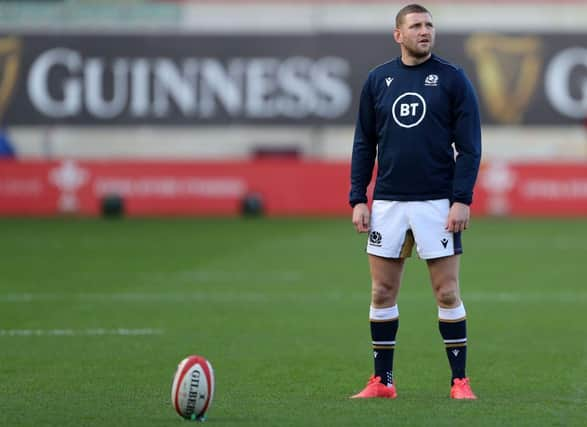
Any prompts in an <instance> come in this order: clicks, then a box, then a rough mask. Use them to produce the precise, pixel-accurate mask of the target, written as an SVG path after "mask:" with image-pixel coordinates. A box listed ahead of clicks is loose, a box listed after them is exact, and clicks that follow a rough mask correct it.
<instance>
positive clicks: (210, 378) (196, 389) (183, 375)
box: [171, 355, 214, 420]
mask: <svg viewBox="0 0 587 427" xmlns="http://www.w3.org/2000/svg"><path fill="white" fill-rule="evenodd" d="M213 397H214V371H213V370H212V365H211V364H210V362H208V360H206V359H205V358H204V357H202V356H197V355H193V356H188V357H186V358H185V359H183V360H182V361H181V362H179V365H178V366H177V371H175V375H174V376H173V384H172V386H171V403H172V404H173V407H174V408H175V412H177V413H178V414H179V415H180V416H182V417H184V418H187V419H191V420H203V419H204V418H205V415H206V412H207V411H208V409H210V404H211V403H212V398H213Z"/></svg>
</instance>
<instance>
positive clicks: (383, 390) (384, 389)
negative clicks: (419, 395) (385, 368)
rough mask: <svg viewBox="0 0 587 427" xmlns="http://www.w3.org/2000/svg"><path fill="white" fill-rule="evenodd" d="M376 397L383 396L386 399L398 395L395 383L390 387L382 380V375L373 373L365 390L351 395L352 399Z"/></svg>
mask: <svg viewBox="0 0 587 427" xmlns="http://www.w3.org/2000/svg"><path fill="white" fill-rule="evenodd" d="M374 397H382V398H384V399H395V398H396V397H397V392H396V391H395V385H393V384H392V385H391V386H389V387H388V386H386V385H385V384H383V383H382V382H381V377H376V376H375V375H371V378H369V382H368V383H367V385H366V386H365V388H364V389H363V391H361V392H360V393H357V394H355V395H353V396H351V399H371V398H374Z"/></svg>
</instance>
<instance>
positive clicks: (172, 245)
mask: <svg viewBox="0 0 587 427" xmlns="http://www.w3.org/2000/svg"><path fill="white" fill-rule="evenodd" d="M0 236H1V242H2V244H1V249H0V266H1V268H0V272H1V278H0V425H2V426H7V427H13V426H60V427H62V426H63V427H67V426H75V427H80V426H141V427H146V426H186V425H188V423H189V421H184V420H182V419H181V418H180V417H179V416H177V415H176V414H175V413H174V411H173V409H172V407H171V404H170V386H171V379H172V375H173V372H174V370H175V367H176V365H177V363H178V362H179V361H180V360H181V359H182V358H183V357H185V356H187V355H190V354H201V355H203V356H205V357H207V358H208V359H209V360H210V361H211V362H212V364H213V366H214V368H215V372H216V386H217V389H216V395H215V399H214V402H213V404H212V407H211V410H210V412H209V418H208V421H206V423H205V425H209V426H210V427H213V426H384V425H385V426H391V425H395V426H427V425H430V426H439V425H442V426H506V425H507V426H584V425H587V381H586V378H587V335H586V332H585V330H586V326H585V325H586V321H587V287H586V286H587V280H586V275H587V220H585V219H575V220H505V219H478V218H475V219H474V221H473V223H472V227H471V228H470V230H468V231H467V232H466V233H465V236H464V247H465V254H464V255H463V259H462V269H461V270H462V271H461V287H462V294H463V299H464V301H465V304H466V306H467V311H468V319H469V364H468V374H469V376H470V377H471V379H472V385H473V389H474V390H475V392H476V393H477V395H478V396H479V400H478V401H474V402H457V401H451V400H449V399H448V391H449V387H448V383H449V369H448V362H447V360H446V356H445V353H444V348H443V345H442V340H441V338H440V336H439V333H438V330H437V320H436V314H437V313H436V306H435V303H434V300H433V297H432V292H431V290H430V287H429V284H428V277H427V272H426V268H425V264H424V262H423V261H421V260H419V259H418V258H412V259H410V260H409V261H408V263H407V269H406V274H405V277H404V285H403V288H402V291H401V293H400V299H399V308H400V313H401V322H400V330H399V333H398V346H397V350H396V362H395V377H396V383H397V387H398V392H399V398H398V399H397V400H395V401H387V400H385V401H382V400H376V401H373V400H369V401H355V400H349V399H348V396H349V395H351V394H352V393H354V392H357V391H358V390H360V389H361V388H362V387H363V386H364V384H365V382H366V380H367V379H368V376H369V375H370V373H371V371H372V359H371V358H372V356H371V350H370V337H369V332H368V331H369V329H368V323H367V313H368V306H369V276H368V268H367V261H366V256H365V255H364V252H363V251H364V243H365V236H364V235H358V234H356V233H355V232H354V231H353V229H352V225H351V224H350V218H348V219H347V218H334V219H332V218H331V219H326V218H318V219H293V218H286V219H251V220H247V219H132V220H131V219H123V220H100V219H43V220H38V219H37V220H32V219H29V220H27V219H3V220H0Z"/></svg>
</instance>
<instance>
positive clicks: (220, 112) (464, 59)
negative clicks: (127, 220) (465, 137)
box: [0, 33, 587, 126]
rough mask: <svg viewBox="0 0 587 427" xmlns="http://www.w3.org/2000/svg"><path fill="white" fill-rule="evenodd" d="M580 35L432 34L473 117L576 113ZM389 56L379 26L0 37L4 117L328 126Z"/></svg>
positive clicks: (552, 119) (579, 110) (543, 120)
mask: <svg viewBox="0 0 587 427" xmlns="http://www.w3.org/2000/svg"><path fill="white" fill-rule="evenodd" d="M586 40H587V33H585V34H551V33H544V34H532V35H528V34H488V33H473V34H471V33H467V34H455V33H452V34H450V33H449V34H439V35H438V41H437V47H436V49H435V52H436V53H437V54H438V55H440V56H442V57H444V58H445V59H447V60H449V61H451V62H453V63H455V64H459V65H461V66H462V67H463V68H464V69H465V71H466V72H467V74H468V76H469V77H470V79H471V80H472V82H473V84H474V86H475V87H476V89H477V92H478V95H479V102H480V106H481V111H482V118H483V122H484V123H485V124H506V125H512V124H522V125H523V124H529V125H568V124H580V123H582V122H583V120H584V119H585V117H587V43H586ZM398 54H399V49H398V46H397V45H396V44H395V42H394V41H393V38H392V36H391V34H387V33H365V34H363V33H359V34H357V33H353V34H337V33H325V34H315V35H295V34H291V35H284V34H276V35H266V34H264V35H262V36H261V35H250V34H246V35H244V34H243V35H226V36H222V35H154V34H145V35H136V34H133V35H123V34H120V35H112V34H111V35H87V34H83V35H82V34H77V35H76V34H67V35H55V34H47V35H39V34H34V35H33V34H2V35H0V120H1V122H2V123H3V124H6V125H47V124H62V125H92V126H95V125H145V124H148V125H189V126H192V125H225V124H229V123H230V124H233V123H234V124H252V125H254V124H287V125H336V124H352V123H353V122H354V120H355V115H356V108H357V105H356V104H357V97H358V96H359V93H360V90H361V86H362V84H363V82H364V80H365V78H366V76H367V73H368V72H369V70H370V69H371V68H373V67H375V66H376V65H377V64H380V63H382V62H385V61H387V60H389V59H391V58H393V57H395V56H397V55H398Z"/></svg>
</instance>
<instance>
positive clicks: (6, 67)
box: [0, 37, 21, 122]
mask: <svg viewBox="0 0 587 427" xmlns="http://www.w3.org/2000/svg"><path fill="white" fill-rule="evenodd" d="M20 55H21V42H20V40H19V39H17V38H15V37H2V38H0V122H2V121H3V118H4V113H5V112H6V110H7V109H8V105H9V104H10V99H11V98H12V93H13V92H14V87H15V86H16V81H17V80H18V70H19V68H20Z"/></svg>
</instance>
